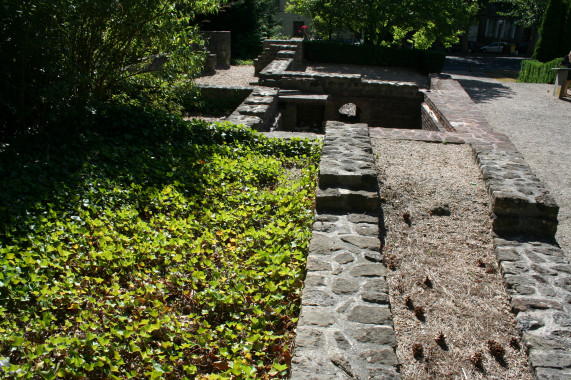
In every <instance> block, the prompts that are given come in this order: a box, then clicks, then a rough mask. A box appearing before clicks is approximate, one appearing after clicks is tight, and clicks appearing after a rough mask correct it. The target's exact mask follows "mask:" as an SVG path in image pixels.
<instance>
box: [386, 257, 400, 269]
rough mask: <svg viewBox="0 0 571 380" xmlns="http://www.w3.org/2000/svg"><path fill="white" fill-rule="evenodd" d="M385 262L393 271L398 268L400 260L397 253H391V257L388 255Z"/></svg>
mask: <svg viewBox="0 0 571 380" xmlns="http://www.w3.org/2000/svg"><path fill="white" fill-rule="evenodd" d="M385 263H386V264H387V268H389V269H390V270H392V271H395V270H397V268H398V261H397V257H396V256H395V255H390V256H389V257H387V258H386V260H385Z"/></svg>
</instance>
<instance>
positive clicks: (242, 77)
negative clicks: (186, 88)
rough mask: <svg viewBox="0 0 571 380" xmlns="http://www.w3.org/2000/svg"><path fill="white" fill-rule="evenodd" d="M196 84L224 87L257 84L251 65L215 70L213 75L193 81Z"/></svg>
mask: <svg viewBox="0 0 571 380" xmlns="http://www.w3.org/2000/svg"><path fill="white" fill-rule="evenodd" d="M194 82H195V83H198V84H217V85H224V86H252V85H255V84H257V83H258V78H256V77H255V76H254V66H253V65H240V66H230V68H229V69H226V70H220V69H218V70H216V73H214V74H213V75H204V76H201V77H198V78H196V79H195V80H194Z"/></svg>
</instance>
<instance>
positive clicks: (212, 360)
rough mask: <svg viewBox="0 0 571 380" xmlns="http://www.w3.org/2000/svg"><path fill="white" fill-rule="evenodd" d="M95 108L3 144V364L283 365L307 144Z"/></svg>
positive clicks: (78, 367)
mask: <svg viewBox="0 0 571 380" xmlns="http://www.w3.org/2000/svg"><path fill="white" fill-rule="evenodd" d="M93 120H95V122H94V125H92V127H91V128H89V129H84V128H81V129H80V128H77V129H76V130H75V131H73V130H72V131H69V130H67V131H66V132H65V133H63V132H62V133H60V134H58V133H56V132H52V133H51V134H50V135H42V136H35V137H27V138H26V139H25V140H19V141H16V142H13V143H12V144H11V145H8V146H7V145H4V146H0V177H1V178H3V181H2V182H1V183H0V193H1V194H2V197H1V198H0V268H1V269H0V364H1V366H0V367H1V368H0V373H2V375H0V377H14V378H45V379H54V378H56V377H62V378H70V379H71V378H73V379H75V378H78V379H79V378H105V379H124V378H149V379H156V378H166V379H169V378H171V379H180V378H201V379H206V378H208V379H228V378H245V379H247V378H284V377H287V374H288V365H289V362H290V359H291V349H292V338H293V334H294V327H295V325H296V321H297V315H298V311H299V307H300V306H299V304H300V293H301V285H302V280H303V272H304V267H305V260H306V255H307V250H308V241H309V238H310V234H311V224H312V219H313V212H312V210H313V202H314V191H315V185H316V172H317V169H316V167H317V163H318V159H319V155H320V144H319V143H318V142H316V141H310V140H292V141H282V140H274V139H267V138H265V137H264V136H262V135H259V134H257V133H255V132H252V131H251V130H248V129H245V128H244V127H236V126H232V125H213V124H206V123H204V122H199V121H192V122H183V121H182V120H180V119H178V118H175V117H172V116H170V115H167V114H165V113H162V112H158V111H146V112H141V111H140V110H137V109H130V108H126V107H117V108H115V109H107V110H105V111H98V112H95V111H94V116H93Z"/></svg>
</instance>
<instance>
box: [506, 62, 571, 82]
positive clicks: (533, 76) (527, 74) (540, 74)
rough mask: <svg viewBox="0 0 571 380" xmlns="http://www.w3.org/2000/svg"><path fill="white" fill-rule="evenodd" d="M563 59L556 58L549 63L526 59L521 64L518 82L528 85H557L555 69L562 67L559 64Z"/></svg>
mask: <svg viewBox="0 0 571 380" xmlns="http://www.w3.org/2000/svg"><path fill="white" fill-rule="evenodd" d="M562 59H563V58H556V59H554V60H552V61H549V62H545V63H542V62H539V61H536V60H533V59H526V60H523V61H522V62H521V70H520V71H519V77H518V78H517V81H518V82H526V83H555V76H556V73H555V70H552V69H553V68H554V67H560V65H559V63H560V62H561V60H562Z"/></svg>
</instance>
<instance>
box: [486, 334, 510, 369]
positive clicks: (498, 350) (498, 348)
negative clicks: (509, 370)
mask: <svg viewBox="0 0 571 380" xmlns="http://www.w3.org/2000/svg"><path fill="white" fill-rule="evenodd" d="M488 348H489V349H490V354H491V355H492V356H493V357H494V359H496V361H497V362H498V363H500V364H501V365H502V366H505V359H504V355H505V354H506V350H504V348H503V347H502V345H501V344H499V343H498V342H496V341H495V340H493V339H490V340H488Z"/></svg>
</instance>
